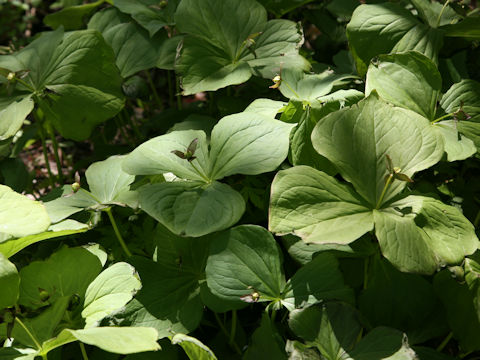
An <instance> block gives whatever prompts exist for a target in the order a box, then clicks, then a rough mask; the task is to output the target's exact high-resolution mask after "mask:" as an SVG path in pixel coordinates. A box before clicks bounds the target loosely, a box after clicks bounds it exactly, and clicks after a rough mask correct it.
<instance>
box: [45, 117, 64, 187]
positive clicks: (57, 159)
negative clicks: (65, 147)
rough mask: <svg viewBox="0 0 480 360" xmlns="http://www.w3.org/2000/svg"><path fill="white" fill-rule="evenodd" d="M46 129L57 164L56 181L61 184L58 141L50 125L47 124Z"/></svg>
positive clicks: (61, 174) (61, 173) (61, 175)
mask: <svg viewBox="0 0 480 360" xmlns="http://www.w3.org/2000/svg"><path fill="white" fill-rule="evenodd" d="M47 131H48V134H49V136H50V140H51V141H52V145H53V155H54V157H55V163H56V164H57V170H58V182H59V183H60V184H63V172H62V162H61V161H60V155H59V152H58V142H57V138H56V137H55V131H54V130H53V128H52V127H51V126H50V125H49V126H48V128H47Z"/></svg>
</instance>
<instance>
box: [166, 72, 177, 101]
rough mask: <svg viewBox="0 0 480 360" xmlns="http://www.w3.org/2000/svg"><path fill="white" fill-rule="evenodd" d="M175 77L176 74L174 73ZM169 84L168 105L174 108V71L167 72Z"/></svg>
mask: <svg viewBox="0 0 480 360" xmlns="http://www.w3.org/2000/svg"><path fill="white" fill-rule="evenodd" d="M173 75H174V76H175V73H173ZM167 83H168V105H169V106H170V107H171V108H173V104H174V100H173V98H174V97H175V94H174V92H173V84H172V71H170V70H167Z"/></svg>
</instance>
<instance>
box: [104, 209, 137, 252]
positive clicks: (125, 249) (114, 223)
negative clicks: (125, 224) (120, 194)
mask: <svg viewBox="0 0 480 360" xmlns="http://www.w3.org/2000/svg"><path fill="white" fill-rule="evenodd" d="M105 212H106V213H107V214H108V218H109V219H110V222H111V223H112V227H113V231H114V232H115V235H116V236H117V239H118V242H119V243H120V246H121V247H122V249H123V251H124V252H125V254H127V256H128V257H131V256H132V253H131V252H130V250H129V249H128V247H127V244H125V241H124V240H123V238H122V235H121V234H120V231H119V230H118V227H117V223H116V222H115V218H114V217H113V214H112V209H111V208H107V209H106V210H105Z"/></svg>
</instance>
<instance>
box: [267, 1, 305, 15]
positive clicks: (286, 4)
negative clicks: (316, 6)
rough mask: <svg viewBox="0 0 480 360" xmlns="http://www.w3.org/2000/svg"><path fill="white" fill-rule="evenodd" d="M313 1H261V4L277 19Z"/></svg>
mask: <svg viewBox="0 0 480 360" xmlns="http://www.w3.org/2000/svg"><path fill="white" fill-rule="evenodd" d="M312 1H313V0H259V3H261V4H262V5H263V6H265V8H266V9H267V10H268V11H269V12H272V13H274V14H275V15H276V16H277V17H282V16H283V15H285V14H286V13H288V12H290V11H292V10H294V9H296V8H298V7H300V6H302V5H305V4H308V3H309V2H312Z"/></svg>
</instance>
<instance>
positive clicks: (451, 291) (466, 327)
mask: <svg viewBox="0 0 480 360" xmlns="http://www.w3.org/2000/svg"><path fill="white" fill-rule="evenodd" d="M476 275H477V276H478V273H477V274H476ZM460 281H461V279H455V278H454V277H453V276H452V274H451V273H450V271H448V270H443V271H441V272H439V273H438V274H437V275H436V276H435V278H434V282H433V285H434V288H435V291H436V292H437V295H438V297H439V298H440V299H441V300H442V303H443V306H444V307H445V313H446V316H447V319H448V323H449V325H450V329H451V330H452V332H453V336H454V338H455V339H456V340H457V341H458V343H459V345H460V347H461V349H462V350H463V351H465V352H470V351H477V350H479V348H480V346H479V343H478V337H479V336H480V313H479V307H478V299H479V297H478V296H479V295H478V291H477V290H476V289H475V287H474V288H473V289H469V287H470V286H471V285H470V284H467V283H464V282H460ZM469 285H470V286H469Z"/></svg>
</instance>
